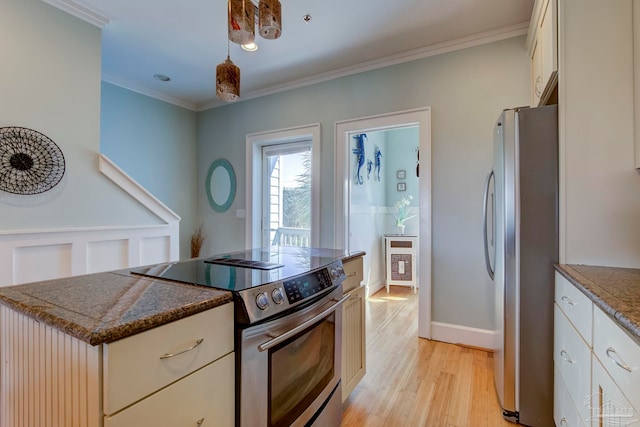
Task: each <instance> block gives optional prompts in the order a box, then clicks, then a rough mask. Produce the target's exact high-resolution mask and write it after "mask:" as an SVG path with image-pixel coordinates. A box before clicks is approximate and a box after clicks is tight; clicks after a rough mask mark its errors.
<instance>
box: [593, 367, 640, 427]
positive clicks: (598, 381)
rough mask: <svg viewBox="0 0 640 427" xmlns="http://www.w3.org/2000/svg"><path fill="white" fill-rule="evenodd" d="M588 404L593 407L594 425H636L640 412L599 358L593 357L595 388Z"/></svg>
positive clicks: (618, 426) (620, 426)
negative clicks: (639, 412)
mask: <svg viewBox="0 0 640 427" xmlns="http://www.w3.org/2000/svg"><path fill="white" fill-rule="evenodd" d="M586 403H587V406H589V407H590V408H591V414H592V415H591V420H592V422H593V423H592V425H594V426H607V427H608V426H616V427H624V426H635V425H638V423H639V422H640V414H638V412H637V411H636V410H635V409H634V407H633V406H632V405H631V403H630V402H629V401H628V400H627V398H626V397H625V395H624V394H623V393H622V391H621V390H620V389H619V388H618V386H617V385H616V383H615V382H614V381H613V380H612V379H611V377H610V376H609V375H608V374H607V371H606V370H605V369H604V368H603V367H602V365H601V364H600V362H599V361H598V359H597V358H595V357H594V358H593V388H592V392H591V395H590V396H589V401H588V402H586Z"/></svg>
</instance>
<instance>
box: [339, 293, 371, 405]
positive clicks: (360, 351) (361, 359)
mask: <svg viewBox="0 0 640 427" xmlns="http://www.w3.org/2000/svg"><path fill="white" fill-rule="evenodd" d="M365 289H366V286H364V285H362V286H360V287H359V288H357V289H355V290H353V291H351V298H349V299H348V300H347V301H345V302H344V304H343V305H342V401H343V402H344V401H345V400H346V399H347V397H349V394H351V392H352V391H353V389H354V388H355V387H356V385H358V383H359V382H360V380H361V379H362V378H363V377H364V374H365V373H366V365H367V362H366V339H365V333H366V330H365V307H366V306H365Z"/></svg>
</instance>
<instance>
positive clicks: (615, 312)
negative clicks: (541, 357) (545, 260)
mask: <svg viewBox="0 0 640 427" xmlns="http://www.w3.org/2000/svg"><path fill="white" fill-rule="evenodd" d="M556 271H557V273H556V290H555V305H554V316H555V319H554V324H555V326H554V369H555V375H554V376H555V384H554V387H555V388H554V420H555V422H556V425H590V424H591V423H592V422H594V425H595V422H597V421H600V422H602V420H616V421H615V422H616V425H630V424H632V423H635V422H637V421H638V419H640V412H638V410H640V270H638V269H631V268H615V267H599V266H587V265H557V266H556Z"/></svg>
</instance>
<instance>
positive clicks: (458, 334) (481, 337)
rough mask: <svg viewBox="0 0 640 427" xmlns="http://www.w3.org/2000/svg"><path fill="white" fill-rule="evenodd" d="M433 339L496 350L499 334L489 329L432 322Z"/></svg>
mask: <svg viewBox="0 0 640 427" xmlns="http://www.w3.org/2000/svg"><path fill="white" fill-rule="evenodd" d="M431 337H432V339H434V340H436V341H443V342H448V343H452V344H463V345H468V346H472V347H481V348H486V349H487V350H494V349H495V348H496V345H495V344H496V339H497V337H498V334H497V332H496V331H492V330H489V329H478V328H470V327H468V326H461V325H453V324H450V323H441V322H431Z"/></svg>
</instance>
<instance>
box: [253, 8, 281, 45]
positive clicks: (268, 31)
mask: <svg viewBox="0 0 640 427" xmlns="http://www.w3.org/2000/svg"><path fill="white" fill-rule="evenodd" d="M258 25H259V27H258V31H259V33H260V35H261V36H262V37H263V38H265V39H277V38H278V37H280V34H282V12H281V7H280V1H279V0H260V3H258Z"/></svg>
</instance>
